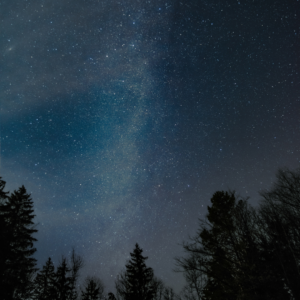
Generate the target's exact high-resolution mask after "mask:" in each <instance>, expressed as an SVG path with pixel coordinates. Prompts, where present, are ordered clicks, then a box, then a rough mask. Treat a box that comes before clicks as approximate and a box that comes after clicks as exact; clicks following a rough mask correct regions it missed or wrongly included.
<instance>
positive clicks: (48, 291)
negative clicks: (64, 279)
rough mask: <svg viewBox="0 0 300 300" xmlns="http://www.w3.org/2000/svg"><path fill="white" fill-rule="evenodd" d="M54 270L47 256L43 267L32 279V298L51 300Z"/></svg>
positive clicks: (35, 299) (53, 294) (52, 296)
mask: <svg viewBox="0 0 300 300" xmlns="http://www.w3.org/2000/svg"><path fill="white" fill-rule="evenodd" d="M54 281H55V270H54V265H53V262H52V260H51V258H50V257H49V258H48V260H47V262H46V264H45V265H44V266H43V269H42V270H41V271H40V272H39V273H38V274H37V275H36V278H35V280H34V293H33V299H34V300H52V299H54V297H55V293H54V286H53V284H54Z"/></svg>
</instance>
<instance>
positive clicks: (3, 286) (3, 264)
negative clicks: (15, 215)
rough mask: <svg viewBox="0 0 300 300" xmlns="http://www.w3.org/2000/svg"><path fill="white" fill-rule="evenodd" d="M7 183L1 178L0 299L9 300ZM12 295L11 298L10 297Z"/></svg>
mask: <svg viewBox="0 0 300 300" xmlns="http://www.w3.org/2000/svg"><path fill="white" fill-rule="evenodd" d="M5 184H6V182H5V181H3V180H2V178H1V177H0V244H1V245H0V296H1V297H0V298H1V299H9V298H10V296H11V295H10V294H9V286H8V281H7V275H8V274H7V273H8V266H7V264H8V259H9V254H10V237H11V235H10V234H9V227H8V223H7V219H6V216H5V211H6V205H7V204H6V201H7V199H8V196H7V194H8V192H4V188H5ZM9 295H10V296H9Z"/></svg>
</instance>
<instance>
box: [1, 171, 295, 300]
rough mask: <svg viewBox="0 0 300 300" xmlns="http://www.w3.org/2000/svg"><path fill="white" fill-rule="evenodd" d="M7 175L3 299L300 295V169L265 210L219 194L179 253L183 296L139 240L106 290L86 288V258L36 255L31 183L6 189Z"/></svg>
mask: <svg viewBox="0 0 300 300" xmlns="http://www.w3.org/2000/svg"><path fill="white" fill-rule="evenodd" d="M5 185H6V182H5V181H4V180H2V178H1V177H0V240H1V244H0V299H1V300H25V299H26V300H27V299H28V300H29V299H32V300H42V299H43V300H77V299H78V300H100V299H109V300H175V299H176V300H200V299H203V300H204V299H205V300H214V299H228V300H231V299H236V300H244V299H245V300H246V299H247V300H248V299H255V300H256V299H257V300H258V299H264V300H266V299H272V300H273V299H300V285H299V283H300V268H299V263H300V169H296V170H294V171H292V170H289V169H280V170H279V171H278V172H277V175H276V181H275V183H274V184H273V186H272V187H271V188H270V189H269V190H265V191H264V192H262V193H260V195H261V201H260V203H259V205H258V206H257V207H252V206H251V205H250V204H249V199H247V198H243V197H241V196H238V195H237V194H236V193H235V192H233V191H217V192H215V193H214V194H213V196H212V198H211V204H210V206H208V213H207V215H206V218H205V219H200V220H199V225H198V231H197V233H196V234H195V236H192V237H189V238H188V240H187V241H186V242H183V243H182V247H183V249H184V255H183V256H182V257H176V258H174V266H175V268H174V271H175V272H182V273H183V275H184V278H185V286H184V288H183V289H182V290H181V292H180V293H177V294H176V293H175V292H174V290H173V288H172V287H168V286H166V285H165V284H164V282H163V281H162V280H161V279H159V278H157V277H156V276H155V274H154V271H153V269H152V268H151V267H149V266H147V265H146V260H147V257H145V256H143V249H142V248H140V246H139V244H136V245H135V246H134V249H133V252H132V253H130V259H129V261H128V262H127V264H126V265H125V269H124V270H123V271H121V272H120V274H119V276H118V277H117V280H116V281H115V292H114V293H113V292H111V291H106V290H105V287H104V285H103V283H102V281H101V278H97V277H94V276H88V277H86V278H85V279H84V281H83V284H81V285H79V271H80V269H81V268H82V267H83V258H82V257H81V256H80V255H78V254H76V252H75V250H74V249H73V250H72V252H71V255H70V257H68V258H67V257H64V256H63V257H62V259H61V261H60V262H59V264H58V265H57V266H56V267H55V266H54V264H53V262H52V260H51V258H50V257H49V258H48V260H47V261H46V262H45V264H44V265H43V267H42V268H41V269H38V268H37V267H36V265H37V261H36V259H35V258H34V253H35V252H36V248H35V247H34V243H35V242H36V241H37V240H36V238H35V237H34V236H35V233H36V232H37V231H38V228H37V225H36V224H35V223H34V217H35V215H34V204H33V200H32V199H31V197H30V195H29V194H28V193H27V191H26V188H25V187H24V186H22V187H20V188H19V189H18V190H15V191H13V192H12V193H9V192H6V191H5Z"/></svg>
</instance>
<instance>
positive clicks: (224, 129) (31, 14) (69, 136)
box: [0, 0, 300, 291]
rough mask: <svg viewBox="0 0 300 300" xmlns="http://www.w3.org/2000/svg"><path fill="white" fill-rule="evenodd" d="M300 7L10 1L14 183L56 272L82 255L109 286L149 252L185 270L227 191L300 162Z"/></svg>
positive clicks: (4, 141)
mask: <svg viewBox="0 0 300 300" xmlns="http://www.w3.org/2000/svg"><path fill="white" fill-rule="evenodd" d="M299 12H300V2H299V1H298V0H290V1H277V0H264V1H261V0H245V1H243V0H241V1H236V0H210V1H202V0H197V1H193V0H191V1H183V0H181V2H180V1H177V0H174V1H170V2H166V1H159V0H151V1H146V0H143V1H142V0H122V1H121V0H119V1H116V0H98V1H96V0H85V1H84V0H72V1H68V0H60V1H58V0H51V1H50V0H28V1H6V0H4V1H1V3H0V15H1V34H0V47H1V48H0V49H1V62H0V63H1V78H0V80H1V89H0V106H1V114H0V121H1V170H0V171H1V176H2V177H3V179H4V180H5V181H6V182H7V188H8V190H10V191H12V190H13V189H17V187H19V186H21V185H22V184H24V185H25V187H26V188H27V190H28V192H30V193H31V195H32V199H33V201H34V207H35V213H36V222H37V223H39V225H38V230H39V231H38V234H37V236H36V237H37V239H38V242H37V244H36V247H37V249H38V251H37V253H36V254H35V256H36V258H37V259H38V263H39V267H41V266H42V265H43V264H44V263H45V261H46V260H47V258H48V257H49V256H51V257H52V259H53V260H54V262H58V260H59V259H60V257H61V255H62V254H65V255H68V253H69V252H70V251H71V249H72V246H74V247H75V249H76V251H77V252H78V253H79V254H81V255H82V256H83V257H84V259H85V267H84V269H83V270H82V277H84V276H85V275H98V276H99V277H100V278H101V279H102V280H103V282H104V283H105V285H106V287H107V289H108V290H109V289H113V286H114V280H115V279H116V276H117V275H118V274H119V272H120V271H121V270H122V269H124V267H125V263H126V260H127V259H129V252H131V251H132V250H133V248H134V245H135V243H139V245H140V247H141V248H142V249H143V250H144V253H145V255H147V256H149V260H148V261H147V262H148V264H149V266H151V267H153V269H154V273H155V275H156V276H158V277H160V278H161V279H162V280H163V281H164V282H165V283H166V284H167V285H170V286H172V287H173V288H175V290H176V291H179V290H180V288H181V287H182V286H183V284H184V280H183V277H182V275H181V274H177V273H174V272H172V269H174V267H175V261H174V257H175V256H178V255H182V253H183V250H182V246H180V245H179V243H181V242H182V241H183V240H187V239H188V235H189V234H190V235H193V234H194V233H195V231H196V230H197V226H198V218H204V216H205V214H206V213H207V205H209V203H210V202H209V200H210V198H211V196H212V194H213V193H214V192H215V191H217V190H228V189H235V190H236V191H237V192H238V193H239V194H240V195H241V196H244V197H248V196H249V197H250V200H249V201H250V203H251V204H253V205H256V204H257V203H258V201H259V198H260V196H259V194H258V192H259V191H260V190H261V189H266V188H269V187H270V185H271V183H272V181H273V180H274V179H275V172H276V170H277V169H278V168H279V167H285V166H286V167H290V168H295V167H299V146H300V145H299V140H300V139H299V133H300V130H299V125H300V122H299V115H300V93H299V91H300V80H299V79H300V76H299V51H300V39H299V36H300V30H299V24H300V22H299Z"/></svg>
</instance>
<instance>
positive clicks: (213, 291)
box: [177, 192, 288, 299]
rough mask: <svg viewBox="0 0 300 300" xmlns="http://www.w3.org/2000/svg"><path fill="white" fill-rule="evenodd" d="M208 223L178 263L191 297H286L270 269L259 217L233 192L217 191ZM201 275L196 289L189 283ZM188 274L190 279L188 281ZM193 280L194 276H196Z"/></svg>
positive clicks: (267, 248)
mask: <svg viewBox="0 0 300 300" xmlns="http://www.w3.org/2000/svg"><path fill="white" fill-rule="evenodd" d="M211 202H212V206H211V207H208V215H207V221H200V229H199V230H198V233H197V235H196V236H195V237H193V238H192V239H191V242H190V243H185V244H184V249H185V250H186V251H187V253H188V257H187V258H179V259H177V264H178V266H179V267H180V268H181V269H182V270H183V271H184V273H185V276H186V278H187V279H188V284H189V286H187V287H186V290H185V292H188V295H187V296H190V297H191V298H192V299H193V298H196V299H201V297H204V298H205V299H286V298H287V297H288V293H287V291H286V290H285V289H284V284H283V282H282V278H283V276H281V275H280V273H278V272H277V270H276V268H274V266H273V262H274V260H273V257H272V255H270V251H272V248H270V244H268V243H267V242H265V241H268V240H269V237H268V236H267V234H266V232H265V231H264V230H263V226H262V224H261V218H260V217H259V214H258V213H257V212H256V211H255V210H254V209H252V208H251V207H249V205H248V203H247V201H246V200H239V201H237V200H236V196H235V194H234V193H231V192H230V193H228V192H216V193H215V194H214V195H213V197H212V199H211ZM203 275H204V279H205V281H204V285H202V286H201V285H200V286H198V287H201V289H200V293H199V290H198V291H197V290H196V286H195V285H193V284H192V283H193V282H194V283H195V282H197V279H199V283H200V279H201V276H203ZM191 276H192V277H191ZM194 276H196V277H198V278H195V277H194Z"/></svg>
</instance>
